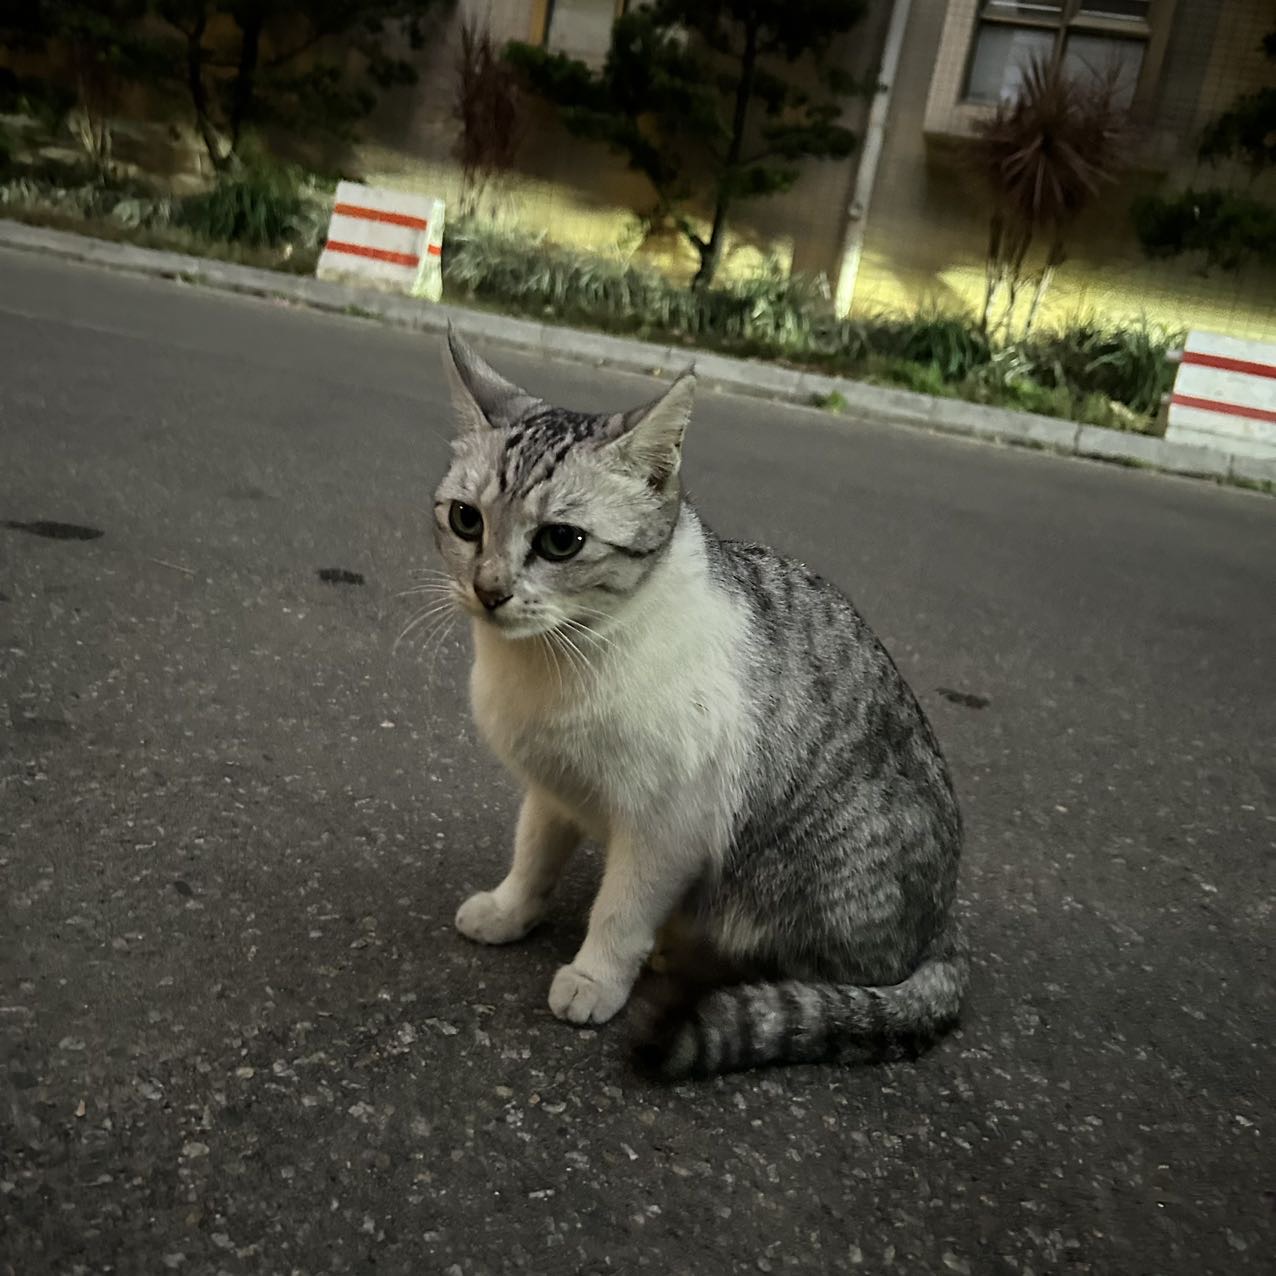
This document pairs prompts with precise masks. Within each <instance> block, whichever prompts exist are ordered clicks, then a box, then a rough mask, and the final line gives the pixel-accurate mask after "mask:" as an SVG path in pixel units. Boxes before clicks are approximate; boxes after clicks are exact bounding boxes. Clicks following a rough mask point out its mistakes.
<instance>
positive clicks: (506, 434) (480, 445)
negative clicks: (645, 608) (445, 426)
mask: <svg viewBox="0 0 1276 1276" xmlns="http://www.w3.org/2000/svg"><path fill="white" fill-rule="evenodd" d="M445 360H446V363H447V366H448V370H449V373H450V377H451V381H452V397H453V400H454V402H455V405H456V409H457V413H458V415H459V417H460V429H459V432H458V435H457V437H456V439H455V441H454V442H453V444H452V450H453V453H454V456H453V460H452V465H451V468H450V469H449V470H448V472H447V475H446V476H445V477H444V479H443V481H442V482H441V483H440V484H439V487H438V490H437V491H436V493H435V496H434V535H435V541H436V543H437V545H438V548H439V553H440V555H441V556H442V559H443V562H444V564H445V566H446V568H447V570H448V573H449V574H450V576H451V577H452V581H453V585H454V588H455V592H456V597H457V599H458V601H459V602H460V604H461V606H462V607H463V608H465V610H466V611H468V612H470V614H471V615H474V616H476V617H480V618H482V619H483V620H486V621H488V622H490V623H492V624H494V625H496V626H497V627H499V628H500V629H501V630H502V632H504V633H505V634H507V635H508V636H509V637H511V638H521V637H530V636H532V635H534V634H542V633H549V632H551V631H552V630H555V629H558V628H560V627H562V626H564V625H570V624H572V623H575V624H578V625H579V624H584V625H587V626H588V627H590V628H591V629H592V628H599V627H600V626H601V627H605V623H606V621H607V619H608V618H609V617H611V616H612V615H614V614H615V613H616V612H617V610H618V609H619V608H620V607H622V606H623V605H624V603H625V602H626V600H628V599H629V598H631V597H632V596H633V594H634V593H635V591H637V590H638V589H639V588H640V586H641V585H642V583H643V581H644V580H645V579H646V577H647V575H648V573H649V572H650V571H651V569H652V567H653V566H654V564H655V563H656V562H657V561H658V559H659V557H660V555H661V553H662V552H663V550H664V549H665V547H666V546H667V545H668V543H669V539H670V537H671V536H672V535H673V530H674V527H675V525H676V524H677V521H678V513H679V510H680V508H681V500H682V494H681V485H680V482H679V466H680V463H681V459H682V438H683V433H684V431H685V430H686V427H687V422H688V420H689V419H690V416H691V405H692V399H693V396H694V392H695V378H694V376H692V375H691V373H686V374H684V375H683V376H682V377H680V378H679V379H678V380H677V381H675V382H674V383H673V385H671V386H670V387H669V389H668V390H666V391H665V393H664V394H663V395H661V396H660V397H659V398H658V399H655V400H654V401H653V402H651V403H648V404H646V405H645V406H643V407H639V408H633V409H631V410H629V411H627V412H616V413H610V414H609V413H585V412H571V411H568V410H567V409H565V408H558V407H553V406H551V405H550V404H548V403H545V402H544V401H543V400H541V399H538V398H536V397H535V396H534V395H531V394H528V393H527V392H526V391H525V390H520V389H519V388H518V386H516V385H513V384H512V383H511V382H509V381H506V380H505V378H504V377H502V376H500V375H499V374H498V373H497V372H495V371H494V370H493V369H492V368H491V367H489V366H488V364H487V363H485V362H484V361H483V359H481V358H480V357H479V356H478V355H477V354H476V353H475V352H474V351H473V350H472V349H470V347H469V346H467V345H466V344H465V343H464V342H463V341H462V340H461V339H460V338H459V337H458V336H457V335H456V334H455V333H454V332H451V331H449V333H448V342H447V351H446V354H445Z"/></svg>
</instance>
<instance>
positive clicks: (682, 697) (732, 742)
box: [471, 528, 753, 853]
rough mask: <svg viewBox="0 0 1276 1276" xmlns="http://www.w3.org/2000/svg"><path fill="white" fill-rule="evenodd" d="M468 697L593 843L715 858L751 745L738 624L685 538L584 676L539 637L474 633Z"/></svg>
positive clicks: (508, 752) (516, 767)
mask: <svg viewBox="0 0 1276 1276" xmlns="http://www.w3.org/2000/svg"><path fill="white" fill-rule="evenodd" d="M474 642H475V660H474V668H473V671H472V675H471V695H472V701H473V707H474V716H475V720H476V722H477V723H478V726H479V729H480V731H481V732H482V733H483V736H484V738H485V739H486V740H487V742H488V744H489V745H490V746H491V747H492V749H493V750H494V751H495V752H496V754H497V755H498V756H499V757H500V758H501V759H502V760H503V761H504V762H505V764H506V765H507V766H508V767H509V768H510V769H511V770H512V771H513V772H514V773H515V774H516V775H517V776H519V777H520V778H521V779H522V780H523V781H524V782H525V783H531V784H536V785H538V786H540V787H541V788H544V789H546V790H547V791H549V792H550V793H552V794H553V795H554V796H555V797H556V798H557V799H558V800H559V801H560V802H561V803H562V804H563V805H564V806H565V807H566V808H567V809H568V810H570V811H571V812H572V813H573V814H574V815H575V817H576V819H577V821H578V822H579V823H580V824H581V825H582V827H583V828H584V829H585V830H586V832H587V833H589V834H590V835H591V836H593V837H595V838H598V839H600V840H605V839H606V838H607V837H608V836H609V835H610V833H611V831H612V830H613V829H614V828H615V827H616V825H617V824H618V823H623V824H626V825H629V826H631V827H633V826H638V827H651V828H653V829H656V828H665V829H666V830H667V831H668V832H669V833H670V834H673V835H680V836H691V837H694V838H695V839H696V840H697V841H701V840H703V841H704V842H705V843H706V845H705V850H706V851H707V852H709V853H713V852H714V851H717V850H720V849H721V845H720V844H725V837H726V834H727V830H728V829H729V826H730V820H731V817H732V815H733V813H734V811H735V808H736V804H737V802H738V797H739V785H740V777H741V774H742V773H743V770H744V766H745V761H746V759H747V756H748V753H749V751H750V750H751V748H752V744H753V732H752V727H751V715H750V714H749V712H748V705H747V700H746V698H745V696H744V694H743V690H744V689H743V687H742V684H741V681H740V673H741V670H742V669H743V667H744V664H745V656H746V652H747V630H746V626H745V623H744V617H743V615H742V613H741V611H740V608H739V606H738V604H737V603H736V602H735V600H734V599H733V598H732V597H731V596H730V595H729V594H728V593H726V591H724V590H723V589H722V588H721V587H719V586H717V585H715V583H714V582H713V581H712V580H711V579H710V577H709V574H708V570H707V563H706V561H705V555H704V550H703V546H702V544H701V542H700V540H699V535H698V531H697V530H696V529H695V528H687V529H685V531H683V530H682V529H680V531H679V533H678V534H676V535H675V539H674V543H673V545H671V547H670V550H669V552H668V554H667V555H666V556H665V558H664V560H663V561H662V562H661V564H660V565H659V566H658V567H657V568H656V569H655V570H654V571H653V573H652V575H651V577H650V578H649V579H648V580H647V582H645V584H644V585H643V587H642V588H641V589H640V591H639V593H638V595H637V597H635V599H634V600H633V603H632V605H631V606H630V607H629V608H628V609H627V610H626V611H625V612H623V613H621V615H620V616H619V617H618V618H617V621H616V623H615V624H614V625H613V626H612V627H611V628H610V629H609V630H608V631H607V633H606V642H605V644H604V643H599V644H597V645H590V644H588V643H582V644H580V645H581V646H582V648H583V649H584V651H585V652H586V654H587V657H588V660H589V664H590V666H591V667H590V669H589V671H588V672H584V671H581V670H580V669H578V668H576V667H575V666H573V665H572V664H571V663H570V662H568V661H567V660H565V659H564V658H563V657H562V656H561V655H560V656H558V657H557V660H556V659H555V657H554V656H553V655H551V654H550V649H549V647H548V646H547V645H546V643H545V642H544V641H543V640H540V639H530V640H529V639H523V640H518V641H509V640H507V639H504V638H503V637H502V636H501V635H500V633H499V631H498V630H496V629H495V627H493V626H491V625H488V624H485V623H483V622H476V623H475V626H474Z"/></svg>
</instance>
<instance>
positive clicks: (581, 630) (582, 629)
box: [563, 616, 615, 647]
mask: <svg viewBox="0 0 1276 1276" xmlns="http://www.w3.org/2000/svg"><path fill="white" fill-rule="evenodd" d="M563 627H564V628H566V629H570V630H571V631H572V633H574V634H580V636H581V637H582V638H588V639H589V640H590V641H591V642H593V643H595V644H597V645H599V646H603V647H612V646H614V645H615V644H614V643H613V642H612V640H611V639H610V638H609V637H608V636H607V635H606V634H600V633H599V632H598V630H597V629H590V627H589V626H588V625H582V624H581V622H580V621H579V620H573V619H572V617H570V616H567V617H565V618H564V620H563Z"/></svg>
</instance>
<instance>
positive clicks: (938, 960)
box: [635, 924, 969, 1081]
mask: <svg viewBox="0 0 1276 1276" xmlns="http://www.w3.org/2000/svg"><path fill="white" fill-rule="evenodd" d="M968 973H969V958H968V956H967V953H966V949H965V945H964V942H963V940H962V938H961V935H960V932H959V931H958V930H957V928H956V926H955V924H952V925H950V928H949V930H948V932H947V933H945V934H944V936H943V937H942V939H941V940H940V941H939V942H937V943H936V944H935V945H934V946H933V948H932V949H931V951H929V952H928V953H927V954H926V956H925V957H924V958H923V960H922V962H921V964H920V965H919V966H918V967H917V969H916V970H915V971H914V972H913V973H912V974H911V975H910V976H909V977H908V978H907V979H905V980H904V981H903V982H902V983H898V984H892V985H890V986H889V987H881V988H864V987H859V986H858V985H855V984H810V983H802V982H799V981H797V980H785V981H782V982H779V983H768V984H739V985H734V986H730V987H724V988H717V989H715V990H714V991H712V992H710V993H708V994H707V995H705V996H704V997H702V998H700V999H699V1000H698V1001H695V1002H693V1003H692V1004H691V1005H689V1006H687V1005H683V1006H682V1007H680V1008H677V1009H670V1010H665V1011H664V1012H662V1013H660V1014H658V1015H657V1016H656V1018H655V1019H654V1021H653V1022H651V1023H650V1024H649V1025H648V1026H647V1028H646V1030H645V1031H644V1033H643V1035H642V1037H641V1038H640V1040H639V1042H638V1045H637V1048H636V1051H635V1055H636V1059H637V1062H638V1064H639V1066H640V1067H641V1068H642V1069H643V1070H644V1071H645V1072H648V1073H649V1074H651V1075H654V1076H657V1077H660V1078H661V1079H663V1080H666V1081H677V1080H682V1079H684V1078H687V1077H708V1076H713V1075H715V1074H717V1073H720V1072H740V1071H743V1070H744V1069H746V1068H758V1067H762V1066H764V1065H767V1064H781V1063H828V1062H837V1063H874V1062H886V1061H889V1060H894V1059H908V1058H916V1057H917V1055H919V1054H920V1053H921V1052H922V1051H923V1050H925V1049H926V1048H927V1047H929V1046H930V1045H931V1044H932V1043H933V1042H934V1041H936V1040H937V1039H938V1038H939V1037H941V1036H942V1035H943V1034H944V1033H945V1032H946V1031H947V1030H948V1029H949V1028H951V1027H953V1026H954V1025H955V1024H956V1023H957V1019H958V1015H959V1012H960V1009H961V1000H962V996H963V994H964V993H965V990H966V982H967V977H968Z"/></svg>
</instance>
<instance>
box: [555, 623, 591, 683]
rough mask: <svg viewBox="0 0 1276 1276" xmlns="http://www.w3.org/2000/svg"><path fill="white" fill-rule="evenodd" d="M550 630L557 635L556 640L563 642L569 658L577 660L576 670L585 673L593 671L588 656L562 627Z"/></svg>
mask: <svg viewBox="0 0 1276 1276" xmlns="http://www.w3.org/2000/svg"><path fill="white" fill-rule="evenodd" d="M552 632H553V633H555V634H556V635H557V637H558V640H559V641H560V642H561V643H562V644H563V651H564V653H565V654H566V653H570V656H569V658H570V659H571V660H573V661H578V662H579V663H578V664H577V666H576V667H577V669H578V671H579V672H580V673H585V674H588V673H593V671H594V667H593V665H592V664H591V663H590V661H589V658H588V657H587V656H586V655H585V653H584V652H583V651H581V649H580V648H579V647H578V646H577V645H576V644H575V642H573V641H572V639H571V637H570V636H569V635H568V634H567V633H566V632H565V631H564V630H562V629H556V630H553V631H552Z"/></svg>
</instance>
